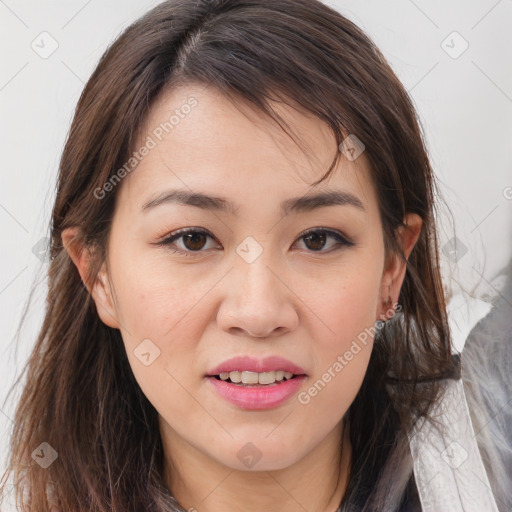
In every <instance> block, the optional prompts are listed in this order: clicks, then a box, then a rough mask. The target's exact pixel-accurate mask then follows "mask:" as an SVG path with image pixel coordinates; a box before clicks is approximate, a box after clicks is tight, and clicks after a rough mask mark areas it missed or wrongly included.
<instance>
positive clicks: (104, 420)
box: [9, 0, 453, 512]
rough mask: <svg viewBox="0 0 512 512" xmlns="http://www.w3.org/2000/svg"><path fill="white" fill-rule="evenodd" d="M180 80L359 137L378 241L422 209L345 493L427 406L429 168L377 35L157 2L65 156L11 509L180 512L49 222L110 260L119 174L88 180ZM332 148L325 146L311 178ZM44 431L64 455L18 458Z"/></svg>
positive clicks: (113, 61)
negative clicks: (290, 110)
mask: <svg viewBox="0 0 512 512" xmlns="http://www.w3.org/2000/svg"><path fill="white" fill-rule="evenodd" d="M192 82H195V83H200V84H205V85H210V86H214V87H216V88H218V90H220V91H221V92H222V93H223V94H225V95H226V96H228V97H229V98H230V99H232V100H233V102H236V101H240V100H241V101H246V102H249V103H251V104H252V105H254V106H255V107H257V108H258V109H260V110H261V111H262V112H264V113H266V114H267V115H268V116H269V118H271V119H273V120H274V121H275V122H277V123H278V124H279V125H280V126H281V127H284V128H283V129H284V130H285V132H287V133H289V132H290V130H289V129H288V127H287V125H286V123H285V122H284V121H283V120H282V119H281V118H280V117H279V116H278V115H277V113H276V112H275V111H273V110H272V108H271V107H270V104H269V100H270V99H272V98H277V99H279V100H280V101H285V102H290V101H292V102H295V104H296V105H300V106H301V107H302V108H303V109H305V110H306V111H308V112H311V113H312V114H314V115H315V116H317V117H318V118H320V119H321V120H323V121H324V122H326V123H327V124H328V125H329V126H330V127H331V129H332V131H333V134H334V135H335V137H336V141H337V144H340V143H341V142H342V141H343V140H344V137H345V136H346V135H347V134H355V135H356V136H357V137H358V138H359V139H360V140H361V141H362V142H363V143H364V145H365V155H366V157H367V158H368V159H369V162H370V166H371V175H372V180H373V182H374V185H375V187H376V190H377V194H378V202H379V210H380V215H381V219H382V226H383V235H384V241H385V249H386V255H388V256H389V255H392V254H400V247H399V245H398V244H397V239H396V238H395V234H396V230H397V228H398V227H399V226H401V225H403V219H404V216H405V214H406V213H408V212H413V213H417V214H418V215H420V216H421V218H422V219H423V226H422V230H421V234H420V237H419V239H418V242H417V244H416V246H415V248H414V249H413V251H412V253H411V254H410V257H409V259H408V262H407V271H406V276H405V280H404V283H403V286H402V289H401V293H400V297H399V303H400V305H401V306H402V309H401V311H400V313H397V317H398V318H397V319H394V320H392V321H390V324H389V325H386V326H385V327H384V328H383V329H382V331H381V332H380V334H379V341H378V343H376V344H375V346H374V349H373V352H372V356H371V360H370V364H369V367H368V371H367V374H366V377H365V380H364V382H363V385H362V387H361V389H360V391H359V394H358V395H357V397H356V399H355V401H354V402H353V404H352V406H351V408H350V410H349V415H350V424H351V429H350V432H351V442H352V445H353V455H354V460H355V461H356V465H355V467H354V468H353V471H352V473H351V476H350V479H351V480H350V481H351V484H350V485H351V487H350V489H352V491H351V493H352V494H350V493H349V494H350V496H355V495H356V494H357V489H358V482H359V481H360V480H361V475H362V466H361V465H360V464H359V465H358V464H357V461H365V467H366V468H368V467H372V468H373V469H374V473H371V474H372V475H373V474H375V478H376V479H378V480H379V482H380V484H379V485H380V487H379V489H381V490H380V491H379V492H380V493H381V494H382V493H386V492H387V491H386V489H388V487H389V485H390V484H389V480H390V479H391V478H393V476H390V475H389V474H388V473H383V472H382V468H383V460H385V459H386V460H390V457H391V455H390V453H391V452H390V453H389V454H388V452H386V454H385V455H386V456H385V457H384V458H380V457H378V456H377V455H376V454H377V453H378V449H379V448H378V447H379V446H382V444H383V442H382V441H383V439H384V440H385V441H386V442H388V441H389V443H391V444H395V445H397V446H398V445H399V444H400V442H401V443H402V448H403V446H404V440H405V439H406V437H405V436H406V434H407V433H408V432H409V431H410V429H411V426H412V425H413V423H414V421H415V418H417V417H421V416H425V415H428V412H429V408H430V406H431V405H432V404H433V403H434V402H435V401H436V399H437V398H438V396H439V392H440V388H439V383H438V382H436V380H435V379H436V376H438V375H439V374H444V373H446V372H449V371H450V370H451V369H452V368H453V362H452V359H451V347H450V336H449V330H448V324H447V318H446V311H445V298H444V294H443V287H442V282H441V277H440V272H439V266H438V247H437V235H436V228H435V221H434V208H435V199H436V195H437V191H436V184H435V177H434V174H433V171H432V168H431V166H430V163H429V158H428V156H427V152H426V149H425V144H424V142H423V140H422V139H423V135H422V130H421V128H420V122H419V120H418V119H417V116H416V113H415V109H414V107H413V105H412V102H411V100H410V98H409V96H408V94H407V92H406V90H405V89H404V87H403V85H402V84H401V83H400V81H399V80H398V79H397V77H396V76H395V74H394V73H393V71H392V69H391V68H390V66H389V65H388V63H387V62H386V59H385V58H384V56H383V55H382V53H381V52H380V51H379V50H378V48H377V47H376V46H375V44H374V43H373V42H372V41H371V40H370V39H369V37H368V36H367V35H365V34H364V32H362V31H361V30H360V29H359V28H358V27H357V26H355V25H354V24H353V23H352V22H351V21H349V20H348V19H347V18H345V17H344V16H342V15H341V14H340V13H338V12H337V11H335V10H333V9H331V8H330V7H328V6H326V5H324V4H322V3H321V2H319V1H316V0H272V1H268V0H217V1H197V2H192V1H190V0H168V1H164V2H163V3H161V4H159V5H158V6H156V7H155V8H153V9H152V10H151V11H149V12H148V13H147V14H145V15H144V16H143V17H141V18H140V19H139V20H137V21H136V22H135V23H133V24H132V25H131V26H129V27H128V28H127V29H126V30H125V31H124V32H123V33H122V34H121V35H120V36H119V37H118V38H117V40H116V41H115V42H114V43H113V44H112V45H111V46H110V47H109V48H108V49H107V51H106V52H105V53H104V55H103V56H102V58H101V60H100V62H99V64H98V66H97V67H96V69H95V70H94V72H93V74H92V76H91V77H90V79H89V81H88V82H87V84H86V86H85V88H84V90H83V92H82V95H81V97H80V100H79V102H78V105H77V108H76V112H75V115H74V118H73V122H72V125H71V129H70V132H69V135H68V138H67V141H66V145H65V148H64V151H63V154H62V158H61V161H60V169H59V178H58V189H57V195H56V199H55V205H54V208H53V212H52V221H51V247H50V267H49V271H48V278H49V280H48V286H49V289H48V296H47V304H46V313H45V318H44V322H43V325H42V328H41V331H40V333H39V337H38V339H37V343H36V345H35V347H34V349H33V352H32V354H31V357H30V360H29V362H28V365H27V367H26V368H25V371H26V372H28V375H29V376H30V378H29V379H28V380H27V382H26V384H25V386H24V389H23V393H22V396H21V399H20V401H19V404H18V406H17V410H16V416H15V425H14V428H13V436H12V446H11V458H10V467H9V472H10V473H12V474H13V475H14V482H15V490H16V494H17V497H18V498H19V500H20V503H21V501H22V500H23V495H24V492H25V491H28V493H29V494H28V496H29V498H27V497H26V496H25V498H24V504H23V506H24V507H25V508H23V509H22V510H30V511H33V512H38V511H43V510H44V511H47V510H49V509H50V508H51V506H55V507H57V508H58V509H59V510H62V511H68V510H69V511H71V510H73V511H86V510H87V511H98V512H99V511H102V512H103V511H107V510H108V511H117V512H125V511H131V510H133V511H141V510H144V511H150V510H151V511H163V510H178V508H177V507H178V505H177V504H176V503H175V502H174V501H173V500H172V497H170V496H169V493H168V492H167V490H166V489H165V486H164V485H163V482H162V479H161V469H162V446H161V440H160V436H159V430H158V423H157V413H156V411H155V409H154V408H153V406H152V405H151V404H150V403H149V401H148V400H147V399H146V397H145V396H144V394H143V393H142V391H141V389H140V388H139V386H138V384H137V382H136V381H135V378H134V376H133V374H132V372H131V368H130V365H129V363H128V359H127V357H126V352H125V348H124V344H123V340H122V338H121V335H120V332H119V331H118V330H116V329H112V328H110V327H108V326H106V325H105V324H103V323H102V322H101V320H100V318H99V316H98V314H97V311H96V309H95V304H94V301H93V300H92V298H91V296H90V294H89V293H88V291H87V289H86V288H85V287H84V285H83V282H82V280H81V278H80V275H79V273H78V272H77V269H76V267H75V266H74V264H73V262H72V261H71V259H70V258H69V256H68V254H67V252H66V250H65V249H64V248H63V244H62V239H61V233H62V231H63V230H64V229H65V228H67V227H71V226H77V227H79V229H80V234H79V236H78V238H77V239H76V243H77V244H80V245H82V246H87V247H88V248H89V249H91V251H92V252H93V253H94V255H95V261H94V265H93V266H92V267H91V269H90V279H91V282H92V281H94V278H95V276H96V273H97V271H98V270H99V268H100V267H101V264H102V262H103V261H105V258H106V253H105V251H106V247H107V239H108V236H109V230H110V225H111V220H112V215H113V211H114V206H115V200H116V193H117V189H118V188H119V187H114V189H113V190H112V191H110V192H109V193H108V194H106V196H105V197H104V198H103V199H102V200H98V199H96V198H95V195H94V191H95V190H97V189H98V188H101V187H103V185H104V184H105V183H106V182H107V181H108V180H109V179H110V178H111V177H112V176H113V175H114V173H115V172H116V170H118V169H119V168H120V167H121V166H123V164H124V163H125V162H126V161H127V160H128V159H129V158H130V156H131V153H132V151H133V150H134V144H135V140H136V137H135V135H136V133H137V130H138V128H139V127H140V126H141V124H142V122H143V120H144V119H145V116H146V115H147V113H148V111H149V109H150V108H151V106H152V105H153V104H154V101H155V99H156V98H157V96H159V94H161V93H162V91H164V88H167V87H173V86H174V85H176V84H179V83H182V84H187V83H192ZM289 104H290V103H289ZM340 157H341V153H340V152H338V153H337V155H336V157H335V160H334V161H333V163H332V165H331V167H330V168H329V169H328V171H327V172H326V174H325V175H324V176H323V177H322V178H321V180H319V181H318V182H317V183H319V182H320V181H322V180H324V179H326V178H327V177H328V176H329V174H330V173H331V172H332V170H333V169H334V167H335V165H336V163H337V162H338V160H339V158H340ZM317 183H315V184H314V185H316V184H317ZM312 186H313V185H312ZM404 259H405V258H404ZM393 379H394V380H393ZM386 383H387V384H388V387H387V388H385V386H384V385H385V384H386ZM384 389H387V390H388V391H386V392H384V391H382V390H384ZM41 442H48V443H49V444H50V445H51V446H52V447H54V448H55V450H56V451H57V452H58V454H59V457H58V459H57V460H56V461H55V462H54V463H53V464H52V465H51V466H50V467H48V468H47V469H42V468H41V467H39V466H38V465H37V464H35V463H34V462H33V461H32V459H31V458H30V454H31V453H32V451H33V450H34V449H35V448H36V447H37V446H39V445H40V443H41ZM389 443H388V444H389ZM396 453H402V452H399V451H398V452H396ZM388 455H389V457H388ZM403 457H405V455H404V454H403V453H402V455H400V456H399V458H403ZM358 468H359V469H358ZM383 475H386V476H385V477H384V476H383ZM382 489H384V490H382ZM370 494H371V493H370ZM350 496H347V497H346V499H347V500H349V499H350ZM372 499H373V500H374V502H375V497H373V498H372V497H371V496H370V497H369V498H368V500H367V501H366V506H367V507H369V506H370V505H368V504H369V503H371V500H372Z"/></svg>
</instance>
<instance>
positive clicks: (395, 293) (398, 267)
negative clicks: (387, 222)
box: [376, 213, 423, 321]
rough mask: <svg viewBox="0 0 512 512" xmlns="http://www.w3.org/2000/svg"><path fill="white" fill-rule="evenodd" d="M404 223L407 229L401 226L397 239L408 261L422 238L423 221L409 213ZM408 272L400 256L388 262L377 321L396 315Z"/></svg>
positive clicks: (383, 279)
mask: <svg viewBox="0 0 512 512" xmlns="http://www.w3.org/2000/svg"><path fill="white" fill-rule="evenodd" d="M404 223H405V224H406V227H404V226H400V227H399V228H398V233H397V237H398V242H399V244H400V246H401V247H402V251H403V253H404V256H405V259H406V260H408V259H409V255H410V254H411V251H412V249H413V247H414V245H415V244H416V242H417V241H418V238H419V236H420V233H421V227H422V225H423V220H422V218H421V217H420V216H419V215H417V214H415V213H408V214H407V215H406V216H405V218H404ZM406 270H407V268H406V262H404V261H403V260H402V258H401V257H400V255H398V254H397V255H393V256H392V257H390V258H388V260H387V261H386V265H385V269H384V273H383V275H382V281H381V292H380V302H379V304H380V307H379V310H378V311H377V319H376V320H384V321H386V320H388V319H389V318H391V317H392V316H393V315H394V309H395V305H396V304H397V302H398V297H399V296H400V289H401V288H402V283H403V281H404V278H405V273H406Z"/></svg>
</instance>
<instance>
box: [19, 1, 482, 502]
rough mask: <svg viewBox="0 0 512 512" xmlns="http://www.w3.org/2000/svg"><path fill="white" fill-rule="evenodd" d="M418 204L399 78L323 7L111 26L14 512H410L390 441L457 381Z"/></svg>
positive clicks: (428, 227) (417, 152) (23, 415)
mask: <svg viewBox="0 0 512 512" xmlns="http://www.w3.org/2000/svg"><path fill="white" fill-rule="evenodd" d="M435 198H436V183H435V177H434V174H433V172H432V169H431V166H430V163H429V160H428V156H427V153H426V150H425V146H424V143H423V140H422V135H421V129H420V124H419V121H418V120H417V118H416V114H415V111H414V109H413V106H412V103H411V101H410V99H409V97H408V95H407V93H406V91H405V90H404V87H403V86H402V84H401V83H400V82H399V81H398V79H397V78H396V76H395V75H394V73H393V72H392V70H391V69H390V67H389V65H388V64H387V62H386V60H385V59H384V57H383V56H382V54H381V53H380V52H379V50H378V49H377V48H376V47H375V45H374V44H373V43H372V41H370V39H369V38H368V37H367V36H366V35H365V34H364V33H363V32H362V31H361V30H360V29H358V28H357V27H356V26H355V25H354V24H353V23H351V22H350V21H349V20H347V19H346V18H344V17H343V16H341V15H340V14H339V13H337V12H336V11H334V10H333V9H331V8H329V7H327V6H326V5H324V4H322V3H320V2H317V1H311V0H274V1H273V2H266V1H265V0H246V1H244V0H221V1H211V2H208V1H200V2H190V1H189V0H169V1H166V2H163V3H161V4H160V5H158V6H157V7H155V8H154V9H152V10H151V11H150V12H148V13H147V14H146V15H145V16H143V17H142V18H141V19H140V20H138V21H137V22H135V23H134V24H133V25H131V26H130V27H128V28H127V29H126V30H125V31H124V33H123V34H122V35H121V36H120V37H119V38H118V39H117V40H116V41H115V42H114V43H113V44H112V45H111V47H110V48H109V49H108V50H107V51H106V53H105V54H104V56H103V57H102V59H101V61H100V63H99V64H98V66H97V68H96V70H95V71H94V73H93V74H92V76H91V78H90V79H89V81H88V83H87V85H86V87H85V89H84V91H83V93H82V96H81V98H80V100H79V103H78V106H77V109H76V113H75V117H74V119H73V123H72V126H71V130H70V133H69V137H68V140H67V143H66V146H65V148H64V152H63V155H62V160H61V164H60V175H59V181H58V190H57V197H56V200H55V205H54V209H53V216H52V226H51V250H50V258H51V263H50V269H49V294H48V305H47V311H46V317H45V321H44V324H43V327H42V330H41V333H40V335H39V338H38V341H37V344H36V346H35V348H34V351H33V353H32V356H31V358H30V361H29V365H28V368H27V371H28V374H29V375H30V379H29V380H28V381H27V384H26V386H25V388H24V392H23V396H22V397H21V400H20V403H19V406H18V409H17V413H16V418H15V420H16V422H15V427H14V432H13V439H12V457H11V468H10V470H11V472H12V474H13V476H14V480H15V482H16V484H15V489H16V492H17V495H18V497H19V499H20V500H19V506H20V510H30V511H42V510H45V511H46V510H59V511H71V510H72V511H81V510H84V511H85V510H87V511H107V510H113V511H119V512H121V511H123V512H124V511H131V510H133V511H140V510H151V511H169V510H171V511H177V510H179V511H183V510H189V511H191V510H197V511H199V512H203V511H214V510H224V511H234V510H244V511H261V510H267V511H268V510H275V511H277V510H279V511H296V510H309V511H315V512H334V511H341V510H351V511H352V510H386V511H388V510H402V511H406V510H407V511H413V510H421V509H422V503H421V501H422V498H421V495H422V493H424V492H425V489H424V488H423V487H421V486H420V485H419V483H418V473H417V472H416V471H413V468H414V462H415V459H413V455H414V449H413V450H412V452H411V448H410V446H413V445H412V444H411V445H410V444H409V438H410V437H411V438H412V437H414V433H415V429H416V428H417V427H418V425H419V424H420V423H422V422H430V418H431V415H432V411H433V410H434V408H435V407H436V406H438V405H439V404H440V403H442V400H443V395H444V393H443V389H444V387H445V384H446V382H447V381H449V380H450V379H457V378H459V376H460V368H459V365H458V359H457V358H453V357H452V350H451V341H450V332H449V328H448V323H447V316H446V306H445V297H444V293H443V286H442V282H441V278H440V274H439V267H438V249H437V234H436V227H435V223H434V210H435V207H436V204H435V202H434V201H435ZM376 326H377V327H378V330H377V331H376V328H375V327H376ZM433 424H435V423H433ZM416 439H419V435H418V436H416ZM425 443H426V441H425ZM425 443H423V444H422V445H421V446H423V445H424V444H425ZM411 453H412V454H411ZM483 485H484V484H483ZM427 491H428V490H427ZM483 492H484V491H483Z"/></svg>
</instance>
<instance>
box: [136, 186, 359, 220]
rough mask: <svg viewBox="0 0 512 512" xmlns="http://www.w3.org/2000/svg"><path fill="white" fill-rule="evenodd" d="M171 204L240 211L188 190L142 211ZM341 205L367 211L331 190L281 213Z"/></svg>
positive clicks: (286, 204) (290, 203)
mask: <svg viewBox="0 0 512 512" xmlns="http://www.w3.org/2000/svg"><path fill="white" fill-rule="evenodd" d="M169 203H176V204H181V205H185V206H195V207H196V208H201V209H203V210H212V211H218V212H226V213H231V214H232V215H236V214H237V212H238V210H239V207H236V206H235V205H234V204H233V203H232V202H231V201H228V200H227V199H224V198H222V197H217V196H209V195H206V194H202V193H200V192H190V191H187V190H167V191H165V192H162V193H161V194H159V195H158V196H157V197H155V198H154V199H151V200H150V201H148V202H146V203H145V204H144V205H143V206H142V211H143V212H146V211H148V210H150V209H153V208H156V207H157V206H160V205H162V204H169ZM339 205H341V206H353V207H355V208H357V209H359V210H361V211H363V212H364V211H366V210H365V208H364V206H363V203H362V202H361V200H360V199H359V198H357V197H356V196H354V195H353V194H351V193H350V192H346V191H342V190H330V191H327V192H319V193H316V194H312V195H309V196H301V197H295V198H292V199H287V200H285V201H283V202H282V203H281V211H282V213H283V214H284V215H288V214H290V213H303V212H309V211H312V210H315V209H317V208H323V207H326V206H339Z"/></svg>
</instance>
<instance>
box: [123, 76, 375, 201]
mask: <svg viewBox="0 0 512 512" xmlns="http://www.w3.org/2000/svg"><path fill="white" fill-rule="evenodd" d="M271 106H272V108H273V109H274V110H275V111H276V112H277V113H278V114H279V115H280V116H282V118H283V119H284V121H285V122H286V123H287V124H288V126H289V127H290V128H291V133H292V136H294V137H295V136H297V137H298V140H299V142H300V144H301V146H302V147H303V148H304V150H305V151H302V150H301V149H300V148H299V146H297V145H296V143H295V142H294V141H293V140H292V139H291V138H290V137H289V136H288V135H287V134H286V133H285V132H284V131H283V130H282V129H281V128H280V127H279V126H277V125H276V124H275V123H273V122H272V121H271V120H270V119H269V118H268V117H267V116H265V115H264V114H263V113H261V112H259V111H257V110H256V109H254V108H253V107H252V106H250V105H249V104H248V103H245V102H242V101H241V102H238V101H237V102H236V103H233V101H232V100H230V99H229V98H227V97H226V96H224V95H222V94H221V93H220V92H219V91H217V90H216V89H214V88H212V87H206V86H203V85H195V84H190V85H188V86H181V87H178V88H174V89H172V90H166V91H163V93H162V94H161V95H160V96H159V98H158V99H157V101H156V102H155V103H154V104H153V105H152V107H151V109H150V110H149V112H148V114H147V116H146V118H145V120H144V122H143V123H142V125H141V126H140V129H139V131H138V134H137V135H138V136H137V143H136V144H135V146H134V147H135V150H137V148H142V147H143V146H146V147H151V149H150V150H149V151H147V152H146V154H145V156H144V157H142V158H140V160H139V163H138V165H137V166H136V168H135V171H134V172H132V173H130V174H129V175H128V176H127V178H126V179H125V182H127V183H123V186H122V189H125V190H121V191H119V192H120V193H121V194H122V195H125V196H126V195H127V194H128V195H129V196H130V203H132V204H133V203H134V202H135V203H139V206H141V205H142V201H143V199H142V198H144V200H147V199H148V197H149V196H150V195H151V194H152V193H153V196H154V193H155V192H158V191H160V192H164V191H165V189H168V188H173V189H176V188H177V187H178V188H180V189H182V190H186V189H189V190H193V191H199V190H200V191H201V192H208V191H213V190H214V191H215V192H216V194H215V195H216V196H227V197H230V198H231V199H232V201H231V202H232V203H233V206H234V207H235V208H236V209H240V207H242V208H243V205H244V199H247V197H248V196H253V195H259V196H260V197H261V199H262V200H263V199H265V200H268V199H269V198H270V197H275V198H278V197H279V198H280V200H279V203H280V204H282V203H283V201H284V200H285V199H286V198H288V197H296V196H298V195H305V194H310V193H311V192H312V189H310V188H309V186H310V184H311V183H313V182H315V181H316V180H318V179H319V178H320V177H322V176H323V175H324V174H325V172H326V171H327V169H328V168H329V167H330V165H331V163H332V161H333V158H334V156H335V154H336V151H338V148H337V146H336V141H335V138H334V136H333V134H332V132H331V131H330V129H329V126H328V125H327V124H326V123H324V122H323V121H321V120H320V119H319V118H317V117H316V116H314V115H312V114H311V113H308V112H305V111H304V110H303V109H300V110H299V109H297V108H292V107H290V106H288V105H286V104H284V103H277V102H272V103H271ZM299 108H300V107H299ZM125 185H127V186H125ZM317 187H318V189H320V190H333V189H336V190H345V191H347V192H348V193H352V194H353V195H357V197H359V199H360V200H361V202H362V203H363V204H364V206H365V209H366V210H368V211H371V210H372V209H375V208H376V195H375V190H374V187H373V184H372V180H371V178H370V169H369V165H368V161H367V159H366V156H365V155H364V153H363V154H362V155H360V156H359V157H358V158H357V159H356V160H354V161H349V160H347V159H346V158H345V157H344V156H343V155H342V156H341V158H340V161H339V162H338V165H337V167H336V169H335V170H334V172H333V174H332V176H331V177H330V178H329V179H328V180H325V181H324V182H322V183H320V184H319V185H318V186H317ZM137 198H140V200H137ZM237 199H238V201H237ZM263 202H266V201H263Z"/></svg>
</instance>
